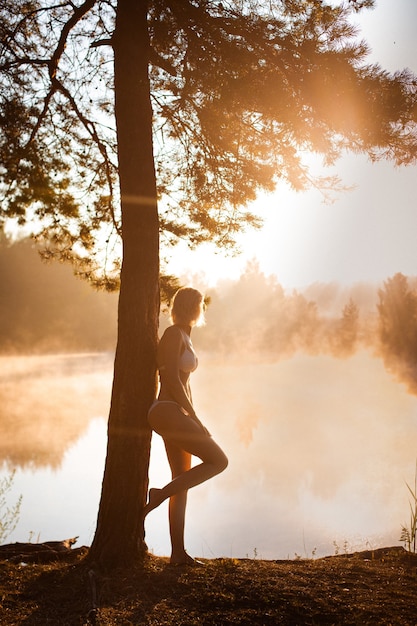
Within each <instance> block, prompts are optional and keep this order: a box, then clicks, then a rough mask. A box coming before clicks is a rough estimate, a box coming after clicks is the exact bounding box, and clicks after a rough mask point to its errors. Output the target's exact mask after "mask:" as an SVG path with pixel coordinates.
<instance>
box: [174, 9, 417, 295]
mask: <svg viewBox="0 0 417 626" xmlns="http://www.w3.org/2000/svg"><path fill="white" fill-rule="evenodd" d="M376 4H377V6H376V9H374V10H372V11H369V10H368V11H363V12H362V13H361V14H360V16H357V17H356V20H355V21H356V22H357V23H358V24H360V25H361V33H362V36H363V38H364V39H365V40H366V41H367V42H368V44H369V46H370V48H371V54H370V57H369V61H370V62H379V63H380V64H381V65H382V66H383V67H384V68H386V69H387V70H389V71H396V70H401V69H404V68H405V67H408V68H410V69H411V70H413V71H415V72H416V71H417V40H416V37H415V24H416V23H417V3H415V2H414V0H397V1H396V2H392V0H378V1H377V3H376ZM316 168H317V165H316V166H315V168H314V169H315V170H316ZM323 173H332V174H338V175H339V176H340V178H341V179H342V181H343V183H344V184H345V185H346V186H349V187H352V188H353V189H352V190H351V191H346V192H341V193H338V194H336V195H335V199H334V202H333V203H332V204H325V203H324V202H323V197H322V195H321V193H320V192H319V191H318V190H315V189H314V190H310V191H308V192H304V193H295V192H292V191H291V190H289V189H288V188H287V187H286V185H285V184H282V183H280V184H279V185H278V188H277V190H276V192H275V193H273V194H271V195H270V196H267V197H261V198H259V199H258V200H257V201H256V202H255V204H254V206H253V207H251V208H254V209H255V210H256V212H257V213H259V214H260V215H261V216H262V217H263V218H264V220H265V223H264V227H263V229H262V230H261V231H260V232H256V233H254V232H249V233H247V234H244V235H242V236H241V237H239V245H240V249H241V254H240V255H238V256H236V257H234V258H231V257H227V256H225V254H224V251H221V250H220V251H216V250H215V249H214V248H212V247H210V246H206V247H204V248H202V249H201V250H199V251H188V249H187V248H186V246H185V245H182V246H179V248H178V251H177V253H176V254H175V255H174V256H173V258H172V261H171V263H170V265H169V271H170V272H173V273H175V272H176V273H179V274H182V275H185V276H189V275H190V274H194V273H196V272H200V273H202V274H203V275H204V280H203V282H204V281H205V282H206V283H208V284H209V285H214V284H215V283H216V282H217V281H218V280H220V279H224V278H236V277H237V276H238V275H239V274H240V273H241V272H242V270H243V269H244V267H245V265H246V263H247V261H248V259H257V260H258V261H259V263H260V267H261V269H262V270H263V271H264V272H266V273H267V274H275V275H276V276H277V277H278V280H279V281H280V283H281V284H282V285H284V286H285V287H290V288H291V287H304V286H306V285H309V284H311V283H314V282H316V281H324V282H328V281H330V282H332V281H338V282H342V283H344V284H349V283H352V282H358V281H371V282H381V281H382V280H385V279H386V278H387V277H388V276H391V275H393V274H395V273H396V272H403V273H404V274H406V275H413V274H415V273H417V248H416V246H415V233H416V232H417V211H416V200H415V180H416V176H417V170H416V166H413V167H402V168H396V167H394V165H392V164H391V163H388V162H382V163H377V164H371V163H370V162H369V160H368V159H367V158H366V157H364V156H358V155H347V156H345V157H344V158H342V159H341V160H340V161H338V162H337V163H336V165H335V167H334V168H332V169H331V170H330V172H323Z"/></svg>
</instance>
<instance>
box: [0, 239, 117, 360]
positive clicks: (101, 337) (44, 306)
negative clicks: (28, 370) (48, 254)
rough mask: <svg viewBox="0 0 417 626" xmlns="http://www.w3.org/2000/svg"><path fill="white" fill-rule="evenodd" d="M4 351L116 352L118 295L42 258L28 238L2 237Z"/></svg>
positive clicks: (0, 330)
mask: <svg viewBox="0 0 417 626" xmlns="http://www.w3.org/2000/svg"><path fill="white" fill-rule="evenodd" d="M0 293H1V298H0V352H1V353H3V354H4V353H12V352H26V353H27V352H69V351H71V352H72V351H96V350H112V349H114V346H115V341H116V315H117V298H116V295H115V294H109V293H105V292H97V291H96V290H94V289H92V288H91V286H90V285H88V284H87V283H86V282H85V281H82V280H80V279H77V278H76V277H75V276H74V274H73V271H72V269H71V268H70V267H69V266H68V265H67V264H63V263H59V262H58V263H57V262H51V263H47V262H42V261H41V259H40V257H39V254H38V252H37V250H36V248H35V247H34V245H33V243H32V242H31V240H29V239H24V240H21V241H18V242H17V243H14V244H11V243H10V242H9V241H8V240H7V239H6V238H5V237H4V236H3V237H2V239H1V241H0Z"/></svg>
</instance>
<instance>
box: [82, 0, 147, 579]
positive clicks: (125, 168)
mask: <svg viewBox="0 0 417 626" xmlns="http://www.w3.org/2000/svg"><path fill="white" fill-rule="evenodd" d="M113 46H114V77H115V79H114V80H115V114H116V125H117V139H118V159H119V175H120V190H121V203H122V239H123V263H122V269H121V285H120V296H119V311H118V340H117V349H116V358H115V365H114V379H113V390H112V399H111V407H110V416H109V424H108V444H107V456H106V465H105V471H104V478H103V485H102V494H101V501H100V507H99V512H98V520H97V529H96V533H95V537H94V540H93V543H92V546H91V548H90V554H89V558H90V559H91V560H94V561H95V562H98V563H99V564H100V565H101V566H104V567H107V568H109V567H117V566H126V565H131V564H132V563H133V562H135V561H137V560H138V559H140V558H141V557H142V556H143V554H144V552H145V551H146V545H145V543H144V540H143V538H144V525H143V518H142V511H143V506H144V504H145V500H146V492H147V484H148V465H149V452H150V436H151V432H150V429H149V426H148V423H147V419H146V418H147V411H148V408H149V406H150V404H151V403H152V401H153V399H154V397H155V395H154V394H155V388H156V361H155V354H156V345H157V331H158V317H159V224H158V212H157V201H156V181H155V169H154V158H153V146H152V107H151V100H150V86H149V77H148V59H149V38H148V28H147V2H146V1H142V0H118V5H117V14H116V26H115V32H114V38H113Z"/></svg>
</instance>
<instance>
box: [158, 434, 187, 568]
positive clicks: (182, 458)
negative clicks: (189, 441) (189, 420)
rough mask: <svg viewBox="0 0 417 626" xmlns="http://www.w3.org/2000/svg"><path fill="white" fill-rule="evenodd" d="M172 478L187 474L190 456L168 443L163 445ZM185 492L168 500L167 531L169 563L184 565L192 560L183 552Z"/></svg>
mask: <svg viewBox="0 0 417 626" xmlns="http://www.w3.org/2000/svg"><path fill="white" fill-rule="evenodd" d="M165 448H166V452H167V457H168V461H169V465H170V467H171V471H172V478H173V479H174V478H176V477H177V476H179V475H180V474H183V473H184V472H187V471H188V470H189V469H190V467H191V454H190V453H189V452H185V451H184V450H181V449H180V448H178V446H176V445H175V444H171V443H169V442H166V443H165ZM187 494H188V492H187V491H181V492H179V493H177V494H175V495H173V496H171V497H170V499H169V531H170V537H171V548H172V551H171V563H186V562H187V561H188V560H192V559H191V557H189V556H188V554H187V553H186V551H185V546H184V526H185V508H186V505H187Z"/></svg>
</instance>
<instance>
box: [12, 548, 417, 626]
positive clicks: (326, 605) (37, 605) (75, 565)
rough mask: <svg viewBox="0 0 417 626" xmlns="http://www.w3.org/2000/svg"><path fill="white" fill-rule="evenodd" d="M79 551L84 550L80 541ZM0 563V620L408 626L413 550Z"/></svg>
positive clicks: (413, 598)
mask: <svg viewBox="0 0 417 626" xmlns="http://www.w3.org/2000/svg"><path fill="white" fill-rule="evenodd" d="M85 550H86V549H85ZM82 554H83V552H82V550H81V552H80V551H77V553H76V554H74V555H73V556H70V557H69V559H68V560H66V561H64V562H58V563H53V564H45V565H41V564H39V565H38V564H21V563H16V564H13V563H10V562H8V561H2V562H0V624H1V625H2V626H3V625H4V626H6V625H7V626H15V625H17V624H19V625H22V624H24V625H32V624H38V625H42V626H45V625H47V624H51V625H54V626H66V625H71V626H75V625H80V624H81V625H88V624H97V625H110V624H112V625H118V626H120V625H123V626H127V625H130V624H135V625H142V624H143V625H147V626H157V625H158V626H162V625H168V624H169V625H175V626H182V625H184V626H191V625H193V626H194V625H195V626H197V625H198V626H201V625H207V626H208V625H210V626H223V625H229V624H230V625H232V624H234V625H236V624H240V625H242V624H245V625H247V626H253V625H258V624H259V625H261V624H262V625H265V626H267V625H268V626H269V625H274V626H275V625H277V626H278V625H281V624H285V625H288V626H297V625H316V626H322V625H339V624H340V625H342V624H343V625H344V626H345V625H352V626H353V625H355V626H360V625H365V624H367V625H372V626H380V625H398V626H400V625H401V626H411V625H413V626H415V625H417V556H416V555H414V554H409V553H407V552H406V551H405V550H404V549H403V548H400V547H393V548H384V549H379V550H375V551H373V552H371V551H366V552H360V553H356V554H352V555H337V556H332V557H327V558H322V559H306V560H304V559H300V560H292V561H290V560H288V561H262V560H257V559H214V560H205V561H204V566H202V567H193V568H191V567H187V568H185V567H172V566H170V565H169V563H168V560H167V559H164V558H161V557H152V556H150V557H149V558H148V559H147V560H146V562H145V564H144V565H143V566H142V567H139V566H138V567H137V568H132V569H129V570H117V571H113V572H112V573H111V574H109V573H107V574H102V573H99V572H97V571H93V570H92V569H91V568H89V567H88V566H87V564H86V563H85V562H84V561H83V558H82Z"/></svg>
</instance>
